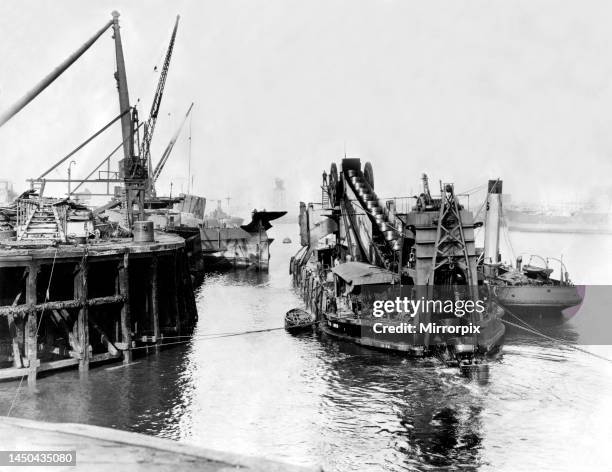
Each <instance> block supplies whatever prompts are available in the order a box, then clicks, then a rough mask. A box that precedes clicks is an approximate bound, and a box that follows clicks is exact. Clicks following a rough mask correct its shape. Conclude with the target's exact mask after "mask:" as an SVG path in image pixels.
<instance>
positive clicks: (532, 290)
mask: <svg viewBox="0 0 612 472" xmlns="http://www.w3.org/2000/svg"><path fill="white" fill-rule="evenodd" d="M501 192H502V181H501V180H499V179H497V180H489V184H488V191H487V200H486V209H487V210H486V214H485V222H484V227H485V237H484V249H483V250H482V253H481V256H480V258H479V263H478V272H479V278H480V279H481V280H482V281H483V283H484V284H485V285H487V286H488V287H489V288H490V293H491V295H492V296H493V297H494V298H495V299H496V300H497V302H498V303H499V304H500V305H502V306H503V307H504V308H505V309H506V310H508V311H510V312H514V311H516V312H517V314H525V315H536V316H544V315H556V316H558V315H560V314H561V313H562V311H563V310H565V309H566V308H570V307H574V306H577V305H580V303H582V299H583V294H582V293H581V290H580V287H577V286H576V285H574V284H573V283H572V281H571V280H570V278H569V274H568V271H567V268H566V267H565V264H564V263H563V261H562V260H561V259H553V258H547V259H544V258H543V257H541V256H537V255H532V256H530V257H529V260H528V261H527V264H524V265H523V258H522V256H518V257H517V258H516V265H515V266H514V267H513V266H512V265H510V264H504V263H502V262H501V255H500V251H499V239H500V228H501V225H502V221H503V212H502V204H501ZM534 260H539V261H540V262H538V263H537V265H536V264H535V263H532V262H533V261H534ZM550 260H554V261H556V262H558V263H559V272H560V276H559V278H558V279H555V278H553V277H552V274H553V272H554V270H553V268H551V267H550V265H549V261H550Z"/></svg>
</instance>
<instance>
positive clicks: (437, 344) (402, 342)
mask: <svg viewBox="0 0 612 472" xmlns="http://www.w3.org/2000/svg"><path fill="white" fill-rule="evenodd" d="M497 311H498V312H499V313H501V310H497ZM377 323H378V324H380V320H372V319H356V318H349V317H342V316H337V315H335V314H331V313H324V314H323V320H322V322H321V323H320V326H321V330H322V331H323V332H324V333H326V334H328V335H331V336H333V337H336V338H339V339H343V340H346V341H351V342H354V343H356V344H359V345H362V346H367V347H370V348H374V349H379V350H384V351H394V352H397V353H403V354H407V355H412V356H416V357H420V356H427V355H437V354H441V353H444V352H445V351H446V350H447V348H449V347H451V348H453V347H455V346H459V345H460V346H473V347H474V351H475V352H476V353H478V354H481V355H485V356H493V355H495V354H496V353H498V352H499V350H500V349H501V346H502V345H503V342H504V337H505V326H504V325H503V323H502V322H501V320H500V319H499V317H497V316H495V317H490V318H489V319H487V320H484V321H480V322H478V323H476V326H478V327H479V333H478V334H474V335H463V336H461V335H457V334H444V333H431V334H428V333H418V332H417V333H415V334H409V333H394V334H390V333H388V332H385V333H380V326H375V325H376V324H377ZM384 324H385V326H395V327H401V324H402V322H400V321H396V322H390V321H386V322H385V323H384ZM404 324H406V323H404ZM408 324H414V323H408ZM424 324H426V325H428V324H429V322H428V323H424ZM438 324H445V325H447V326H448V325H450V324H452V323H449V322H448V320H447V321H446V323H445V322H444V319H441V320H438ZM457 324H458V323H457ZM417 331H418V323H417Z"/></svg>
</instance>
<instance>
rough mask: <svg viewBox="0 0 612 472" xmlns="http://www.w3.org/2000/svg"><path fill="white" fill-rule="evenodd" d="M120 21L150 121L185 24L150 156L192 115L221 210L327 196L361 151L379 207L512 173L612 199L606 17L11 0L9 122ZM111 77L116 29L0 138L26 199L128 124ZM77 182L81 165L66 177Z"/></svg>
mask: <svg viewBox="0 0 612 472" xmlns="http://www.w3.org/2000/svg"><path fill="white" fill-rule="evenodd" d="M113 9H117V10H118V11H119V12H120V13H121V17H120V21H121V25H122V30H121V31H122V38H123V44H124V51H125V56H126V62H127V69H128V83H129V86H130V98H131V100H132V102H133V103H135V102H136V100H138V99H139V98H140V100H141V102H140V105H139V110H140V114H141V117H142V118H145V117H146V116H148V111H149V108H150V104H151V97H152V94H153V91H154V89H155V86H156V82H157V79H158V75H157V73H156V72H154V67H155V66H156V65H159V66H161V60H162V59H163V54H164V52H165V48H166V46H167V42H168V40H169V36H170V32H171V29H172V25H173V22H174V18H175V16H176V14H177V13H178V14H180V15H181V22H180V26H179V31H178V35H177V42H176V46H175V53H174V56H173V58H172V64H171V68H170V72H169V76H168V81H167V86H166V93H165V95H164V99H163V103H162V113H161V114H160V118H159V120H158V127H157V130H156V134H155V137H154V143H153V158H154V161H157V159H158V158H159V156H160V154H161V152H162V151H163V149H164V147H165V146H166V144H167V142H168V141H169V139H170V136H171V135H172V134H173V132H174V130H175V128H176V126H177V125H178V123H179V121H180V118H181V117H182V115H183V114H184V112H185V111H186V109H187V107H188V106H189V103H190V102H191V101H194V102H195V108H194V115H193V122H192V137H193V141H192V158H193V162H192V171H193V173H194V175H195V177H194V179H195V193H199V194H202V195H204V196H207V197H209V198H221V197H225V196H226V195H231V196H232V197H233V198H234V201H236V202H241V203H243V204H248V205H249V206H251V207H256V206H257V207H263V206H265V205H266V204H267V205H269V198H270V196H271V191H272V188H273V185H274V182H273V179H274V177H280V178H283V179H284V180H285V182H286V186H287V188H288V200H289V204H290V205H294V204H295V205H297V201H298V200H299V199H302V200H309V199H314V198H317V196H319V194H320V191H319V187H318V186H319V184H320V175H321V171H322V170H323V169H324V168H327V169H328V168H329V165H330V163H331V162H332V161H336V162H339V161H340V159H341V158H342V155H343V153H344V149H345V148H346V152H347V155H348V156H349V157H359V158H361V159H362V161H363V162H365V161H368V160H369V161H371V162H372V164H373V166H374V171H375V174H376V187H377V191H378V194H379V195H381V196H397V195H407V194H408V193H410V191H416V190H417V189H418V186H419V182H420V175H421V173H422V172H428V173H429V174H430V177H431V179H432V180H433V182H437V181H438V180H440V179H441V180H444V181H454V182H455V184H456V187H457V188H458V189H459V190H463V189H468V188H471V187H474V186H477V185H479V184H482V183H484V182H485V181H486V180H487V179H489V178H496V177H501V178H502V179H503V180H504V190H505V191H506V192H507V193H510V194H512V195H513V198H515V199H526V198H530V199H534V200H571V199H573V198H582V197H584V196H585V195H586V193H587V192H588V190H589V189H591V188H593V187H594V186H596V185H611V184H612V182H611V181H612V172H611V171H612V164H611V163H612V159H611V157H612V87H611V84H612V29H610V24H612V7H611V6H610V4H609V3H608V2H603V1H602V2H576V1H566V2H562V1H558V0H555V1H533V0H529V1H507V0H499V1H492V0H482V1H463V2H457V1H452V0H449V1H409V0H398V1H383V0H380V1H355V0H350V1H349V0H347V1H334V0H323V1H318V0H308V1H305V0H302V1H292V0H267V1H257V0H244V1H234V0H223V1H221V0H219V1H216V2H211V1H196V0H183V1H176V0H175V1H163V2H162V1H149V0H147V1H146V2H145V1H144V0H142V1H134V0H131V1H114V2H110V1H108V2H107V1H97V2H92V1H90V2H83V1H82V0H79V1H61V2H60V1H23V0H21V1H14V2H13V1H6V0H3V1H2V2H1V3H0V24H1V28H2V35H3V41H2V42H1V43H0V57H1V58H2V63H3V67H2V72H1V74H0V108H6V107H7V106H8V105H10V104H11V103H12V102H14V101H15V100H16V99H18V98H19V97H20V96H21V95H23V94H24V93H25V92H26V91H27V90H28V89H29V88H31V86H32V85H34V84H35V83H36V82H37V81H38V80H40V78H42V77H43V76H44V75H45V74H47V73H48V72H49V71H50V70H51V69H52V68H53V67H55V66H56V65H57V64H59V62H61V61H62V60H63V59H64V58H65V57H67V56H68V55H69V54H70V53H71V52H72V51H74V50H75V49H76V48H77V47H79V46H80V45H81V44H82V43H83V42H84V41H85V40H86V39H88V38H89V37H90V36H91V35H92V34H93V33H94V32H95V31H96V30H97V29H99V28H100V27H101V26H102V25H103V24H104V23H105V22H106V21H108V19H110V12H111V11H112V10H113ZM113 72H114V50H113V43H112V40H111V33H110V31H109V32H108V33H107V34H105V35H104V36H103V37H102V38H100V40H98V42H97V43H96V44H95V45H94V46H93V47H92V48H91V49H90V50H89V51H88V52H87V53H86V54H85V55H84V56H83V57H82V58H81V59H80V60H79V61H78V62H77V63H76V64H75V65H74V66H73V67H72V68H71V69H69V70H68V71H67V72H66V73H65V74H64V75H63V76H62V77H61V78H60V79H58V80H57V81H56V82H55V83H54V84H53V85H52V86H51V87H49V88H48V89H47V90H46V91H45V92H43V93H42V94H41V95H40V96H39V97H38V98H37V99H36V100H35V101H34V102H33V103H31V104H30V105H29V106H28V107H26V108H25V109H24V110H23V111H22V112H21V113H20V114H19V115H17V116H16V117H15V118H14V119H13V120H11V121H10V122H9V123H8V124H6V125H5V126H4V127H2V128H0V149H1V156H2V157H1V159H2V161H1V162H2V166H1V170H0V178H10V179H12V180H13V181H14V182H15V185H16V187H17V188H18V189H21V188H22V187H24V186H25V185H26V184H25V182H24V179H26V178H28V177H34V176H37V175H39V174H40V173H41V171H42V170H44V169H46V168H47V167H49V166H50V165H51V164H52V163H53V162H55V161H56V160H58V159H59V158H60V157H61V156H63V155H64V154H66V153H67V152H68V151H70V150H71V149H72V148H74V147H75V146H76V145H78V144H79V143H80V142H81V141H82V140H84V139H85V138H86V137H88V136H89V135H90V134H92V133H93V132H94V131H95V130H97V129H98V128H100V127H101V126H102V125H103V124H105V123H106V122H107V121H109V120H110V119H111V118H113V117H114V116H115V115H116V114H117V113H118V107H119V105H118V100H117V94H116V90H115V83H114V79H113ZM186 136H187V133H185V134H184V135H183V137H182V139H181V140H180V141H179V143H177V145H176V147H175V149H174V153H173V156H172V158H171V161H170V162H169V164H168V165H167V167H166V169H165V171H164V174H163V175H162V177H161V179H160V182H159V189H160V193H167V192H168V190H169V186H170V181H172V182H173V183H174V189H175V191H176V190H177V189H178V190H180V189H181V187H182V188H183V190H185V189H186V181H187V170H186V169H187V164H186V163H187V156H188V152H187V149H188V146H187V140H186V139H185V138H186ZM120 141H121V139H120V131H119V127H118V126H117V127H116V128H115V129H113V130H112V132H110V133H109V134H108V136H104V137H103V138H101V139H99V140H97V141H96V142H95V144H94V145H90V146H89V147H88V148H87V149H86V150H85V151H83V152H82V153H80V154H79V156H78V159H77V165H76V166H75V167H74V168H73V169H74V171H73V175H74V176H75V177H79V176H83V175H84V174H86V173H88V172H89V170H90V169H91V168H92V166H93V165H94V164H95V163H97V161H100V160H102V158H104V157H105V155H106V153H108V152H109V151H110V150H111V149H112V148H113V147H114V146H115V145H117V144H118V143H119V142H120ZM65 175H66V166H65V165H64V166H63V167H61V168H60V169H59V170H58V171H57V172H55V173H54V174H53V176H55V177H56V178H59V177H64V176H65ZM50 177H52V176H50ZM434 187H437V184H434ZM90 189H91V190H92V191H95V188H94V187H93V186H90ZM59 190H60V189H57V191H58V193H59ZM266 202H268V203H266Z"/></svg>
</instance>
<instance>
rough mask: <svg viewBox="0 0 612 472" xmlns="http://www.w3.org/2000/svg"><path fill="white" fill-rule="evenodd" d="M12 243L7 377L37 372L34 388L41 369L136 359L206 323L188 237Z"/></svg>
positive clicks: (4, 333) (6, 269)
mask: <svg viewBox="0 0 612 472" xmlns="http://www.w3.org/2000/svg"><path fill="white" fill-rule="evenodd" d="M5 243H6V241H4V242H3V241H0V347H1V348H2V349H1V350H0V362H1V365H2V367H3V368H2V369H0V380H7V379H14V378H21V377H22V376H25V375H27V377H28V383H29V384H31V385H32V384H34V383H35V382H36V375H37V372H41V371H50V370H56V369H62V368H66V367H70V366H76V365H78V367H79V369H80V370H87V369H88V368H89V364H90V363H95V362H106V361H109V360H120V359H122V360H123V361H124V362H126V363H129V362H130V361H131V358H132V350H133V349H146V350H147V351H148V349H149V347H151V348H154V349H155V350H159V348H160V347H161V345H162V344H163V338H164V336H166V337H168V336H169V337H171V338H173V339H174V340H176V339H182V338H186V337H187V336H186V335H189V334H190V333H191V330H192V328H193V326H194V325H195V322H196V321H197V308H196V305H195V299H194V292H193V286H192V282H191V276H190V274H189V267H188V261H187V258H186V252H185V240H184V239H183V238H182V237H180V236H178V235H173V234H166V233H163V232H157V233H155V241H151V242H135V241H133V240H132V239H131V238H116V239H106V240H98V241H95V240H94V241H91V242H89V243H88V244H58V243H57V241H49V242H48V244H47V245H44V246H41V244H40V241H36V242H35V244H31V243H32V241H25V240H24V241H15V242H10V244H8V245H7V244H5ZM5 320H6V322H5ZM5 323H6V324H5ZM90 329H91V331H92V336H90V334H89V333H90ZM9 363H12V367H11V365H10V364H9Z"/></svg>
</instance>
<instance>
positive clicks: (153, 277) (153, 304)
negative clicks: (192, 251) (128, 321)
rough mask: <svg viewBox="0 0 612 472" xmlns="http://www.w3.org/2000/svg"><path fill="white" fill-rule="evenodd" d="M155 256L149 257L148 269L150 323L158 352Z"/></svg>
mask: <svg viewBox="0 0 612 472" xmlns="http://www.w3.org/2000/svg"><path fill="white" fill-rule="evenodd" d="M158 265H159V264H158V261H157V257H156V256H153V257H152V258H151V267H150V268H151V270H150V287H149V290H150V297H151V305H150V308H151V323H152V325H153V336H154V337H155V351H156V352H159V345H160V343H161V338H160V336H159V300H158V287H157V268H158Z"/></svg>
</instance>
